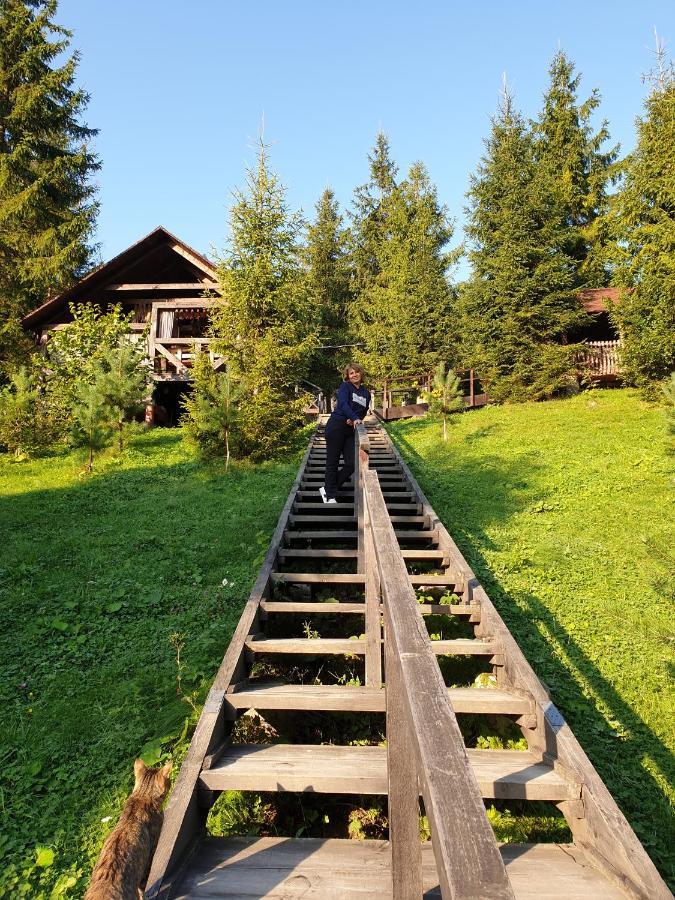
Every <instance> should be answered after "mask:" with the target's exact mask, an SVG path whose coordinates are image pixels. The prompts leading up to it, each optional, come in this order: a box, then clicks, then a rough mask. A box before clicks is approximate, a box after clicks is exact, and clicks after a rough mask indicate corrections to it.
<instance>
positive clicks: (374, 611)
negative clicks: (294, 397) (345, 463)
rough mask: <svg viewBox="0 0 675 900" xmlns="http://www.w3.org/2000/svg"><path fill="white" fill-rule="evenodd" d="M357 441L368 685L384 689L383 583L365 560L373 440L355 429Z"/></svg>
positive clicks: (360, 565) (356, 489)
mask: <svg viewBox="0 0 675 900" xmlns="http://www.w3.org/2000/svg"><path fill="white" fill-rule="evenodd" d="M354 431H355V441H354V475H353V479H354V515H355V516H356V526H357V529H358V561H357V572H359V573H365V575H366V585H365V604H366V622H365V629H366V660H365V662H366V685H367V686H368V687H381V685H382V628H381V624H380V621H381V617H380V581H379V577H378V574H377V566H374V565H370V566H366V559H372V558H373V547H372V533H371V532H368V533H366V529H365V503H364V499H363V491H364V485H365V476H366V474H367V472H368V471H369V465H370V438H369V437H368V432H367V431H366V427H365V425H363V424H361V425H356V426H355V428H354Z"/></svg>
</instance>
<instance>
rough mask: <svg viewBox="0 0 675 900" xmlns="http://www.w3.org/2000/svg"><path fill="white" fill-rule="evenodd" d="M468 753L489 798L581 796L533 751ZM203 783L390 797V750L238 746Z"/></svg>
mask: <svg viewBox="0 0 675 900" xmlns="http://www.w3.org/2000/svg"><path fill="white" fill-rule="evenodd" d="M467 754H468V757H469V762H470V763H471V766H472V768H473V771H474V774H475V776H476V779H477V781H478V785H479V788H480V791H481V794H482V795H483V797H485V798H500V799H508V800H516V799H518V800H549V801H551V802H560V801H562V800H573V799H577V798H578V797H579V796H580V793H581V787H580V785H578V784H575V783H574V782H571V781H567V780H566V779H564V778H563V777H562V776H561V775H560V774H559V773H558V772H556V771H555V770H554V769H553V768H552V767H551V766H548V765H546V764H545V763H542V762H541V761H540V760H539V759H538V758H537V757H536V756H535V754H534V753H530V752H529V751H528V750H467ZM439 764H440V760H439ZM199 780H200V782H201V784H202V785H203V786H204V787H207V788H210V789H211V790H216V791H228V790H233V791H302V792H305V791H312V792H316V793H323V794H386V793H387V748H386V747H343V746H336V745H332V744H235V745H233V746H231V747H228V748H227V749H226V750H225V752H224V753H223V755H222V756H221V757H220V758H219V759H218V760H217V762H216V763H215V765H214V766H213V768H211V769H209V770H207V771H204V772H202V773H201V775H200V778H199Z"/></svg>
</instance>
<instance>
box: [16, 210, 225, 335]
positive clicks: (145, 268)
mask: <svg viewBox="0 0 675 900" xmlns="http://www.w3.org/2000/svg"><path fill="white" fill-rule="evenodd" d="M215 280H216V267H215V264H214V263H213V262H212V261H211V260H210V259H208V258H207V257H206V256H204V255H203V254H201V253H198V252H197V251H196V250H194V249H193V248H192V247H190V246H189V245H188V244H186V243H185V242H184V241H181V240H180V239H179V238H177V237H176V236H175V235H173V234H171V232H170V231H167V229H166V228H163V227H162V226H159V227H158V228H155V229H154V230H153V231H151V232H150V234H147V235H146V236H145V237H143V238H141V239H140V240H139V241H137V242H136V243H135V244H132V245H131V246H130V247H127V249H126V250H123V251H122V252H121V253H118V254H117V256H114V257H113V258H112V259H111V260H109V261H108V262H107V263H103V265H100V266H98V267H97V268H95V269H93V270H92V271H91V272H89V273H88V274H87V275H85V276H84V278H81V279H80V280H79V281H78V282H76V283H75V284H74V285H72V287H70V288H68V289H67V290H65V291H62V292H61V293H60V294H57V295H56V296H55V297H50V298H49V299H48V300H46V301H45V302H44V303H43V304H42V305H41V306H38V307H37V309H34V310H33V311H32V312H30V313H28V314H27V315H26V316H24V318H23V319H22V323H23V325H24V327H25V328H30V329H33V330H36V329H39V328H40V327H42V326H44V325H46V324H47V323H49V322H52V321H54V320H55V319H58V318H59V317H60V316H64V314H65V313H67V310H68V305H69V304H70V303H78V302H93V303H100V304H109V303H113V302H115V301H117V300H119V297H116V296H115V293H114V290H112V287H113V286H115V285H117V284H120V283H122V282H129V283H139V284H140V283H147V284H150V283H152V282H157V283H162V282H165V283H167V282H169V283H170V282H185V283H192V282H194V283H195V285H199V284H200V283H201V282H214V281H215Z"/></svg>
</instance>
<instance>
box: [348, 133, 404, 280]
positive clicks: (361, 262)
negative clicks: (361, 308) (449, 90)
mask: <svg viewBox="0 0 675 900" xmlns="http://www.w3.org/2000/svg"><path fill="white" fill-rule="evenodd" d="M368 163H369V166H370V178H369V179H368V181H367V182H366V184H364V185H361V187H358V188H356V190H355V191H354V203H353V210H352V212H351V214H350V218H351V221H352V229H351V233H352V254H351V256H352V281H353V284H352V290H353V293H354V294H355V295H360V294H362V293H363V292H364V291H366V290H367V289H368V288H369V287H370V285H371V284H372V283H373V281H374V279H375V277H376V276H377V274H378V272H379V262H378V254H379V249H380V247H381V245H382V244H383V243H384V241H386V240H387V217H386V210H385V205H386V201H387V199H388V198H389V197H390V196H391V194H392V192H393V191H394V190H395V189H396V174H397V171H398V170H397V167H396V164H395V163H394V162H393V160H392V159H391V156H390V150H389V140H388V138H387V136H386V135H385V134H383V133H382V132H379V133H378V135H377V137H376V139H375V146H374V148H373V150H372V153H371V154H370V155H369V156H368Z"/></svg>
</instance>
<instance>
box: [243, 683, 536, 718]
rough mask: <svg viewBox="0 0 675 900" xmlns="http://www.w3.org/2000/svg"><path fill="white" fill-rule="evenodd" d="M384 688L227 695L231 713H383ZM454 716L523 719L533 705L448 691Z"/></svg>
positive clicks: (487, 693)
mask: <svg viewBox="0 0 675 900" xmlns="http://www.w3.org/2000/svg"><path fill="white" fill-rule="evenodd" d="M385 692H386V688H371V687H345V686H342V685H325V684H319V685H314V684H298V685H296V684H266V685H260V686H257V687H251V686H246V687H244V688H243V689H242V690H241V691H235V692H234V693H231V694H227V695H226V697H225V699H226V700H227V702H228V703H229V704H230V706H232V707H233V708H234V709H260V710H263V709H303V710H307V709H323V710H335V711H338V712H339V711H343V712H384V710H385V696H386V693H385ZM448 696H449V697H450V702H451V703H452V707H453V709H454V710H455V712H456V713H469V714H476V715H481V714H485V715H502V716H522V715H526V714H528V713H531V712H532V703H531V701H530V700H528V699H527V698H526V697H518V696H516V694H510V693H509V692H508V691H502V690H498V689H497V688H448Z"/></svg>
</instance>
